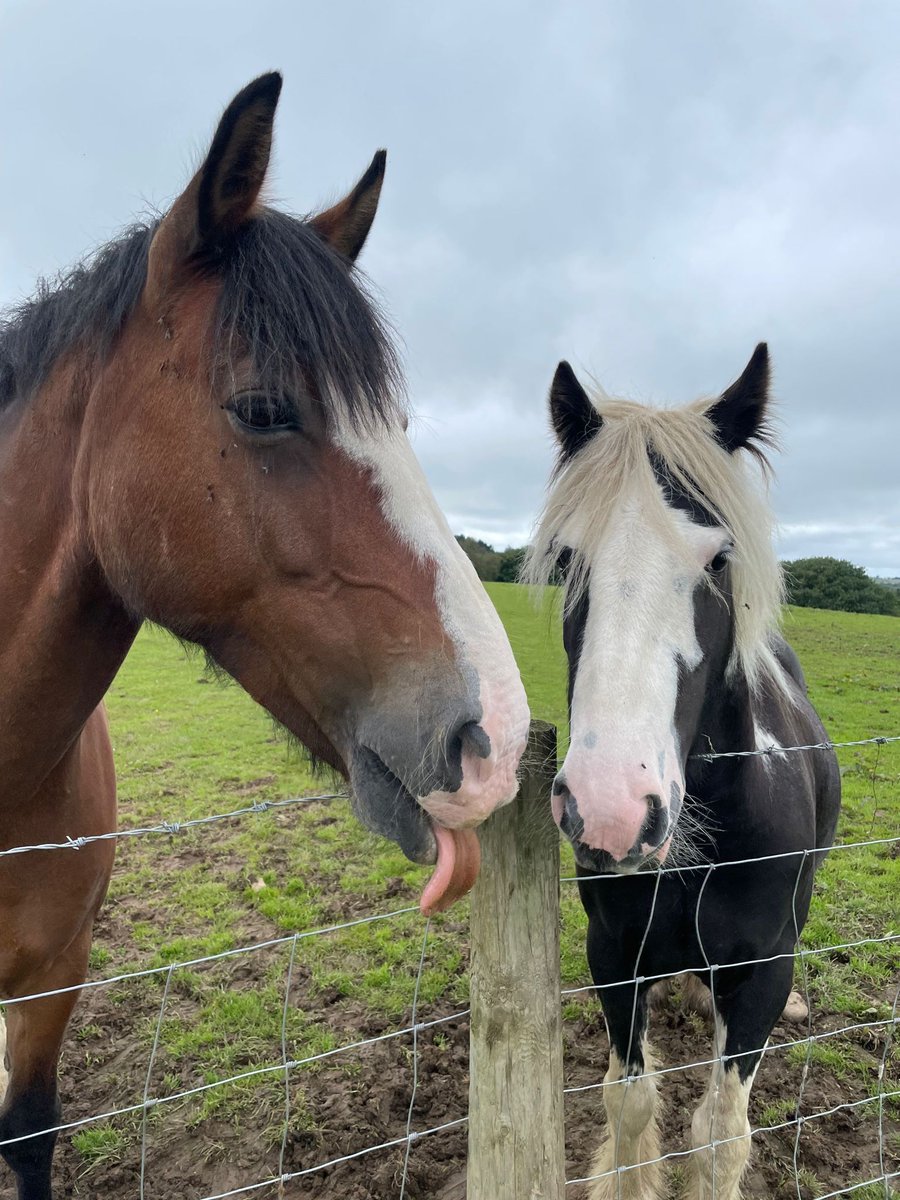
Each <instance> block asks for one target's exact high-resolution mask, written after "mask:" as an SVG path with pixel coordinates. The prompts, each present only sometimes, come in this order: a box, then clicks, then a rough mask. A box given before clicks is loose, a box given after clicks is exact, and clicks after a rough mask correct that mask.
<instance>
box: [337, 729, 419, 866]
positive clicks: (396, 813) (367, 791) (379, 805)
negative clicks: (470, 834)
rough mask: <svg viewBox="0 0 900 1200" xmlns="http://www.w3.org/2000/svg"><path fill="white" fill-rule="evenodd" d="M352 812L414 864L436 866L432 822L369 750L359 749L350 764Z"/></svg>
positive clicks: (400, 783)
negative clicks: (389, 841)
mask: <svg viewBox="0 0 900 1200" xmlns="http://www.w3.org/2000/svg"><path fill="white" fill-rule="evenodd" d="M350 785H351V789H352V804H353V811H354V812H355V814H356V816H357V818H358V819H359V820H360V821H361V823H362V824H363V825H364V826H365V827H366V829H368V830H370V831H371V832H372V833H378V834H380V835H381V836H382V837H386V838H389V839H390V840H391V841H392V842H396V843H397V845H398V846H399V847H400V849H401V850H402V851H403V853H404V854H405V855H406V857H407V858H408V859H409V860H410V861H411V862H414V863H421V864H422V865H424V866H430V865H432V864H434V863H435V862H437V857H438V846H437V839H436V837H435V834H434V830H433V828H432V824H431V818H430V817H429V816H428V814H427V813H426V812H425V810H424V809H423V808H422V807H421V805H420V804H419V802H418V800H416V798H415V796H414V795H413V794H412V793H411V792H410V791H409V789H408V788H407V787H406V786H405V784H404V783H403V781H402V780H401V779H399V778H398V777H397V776H396V775H395V774H394V773H393V771H391V769H390V768H389V767H387V766H386V765H385V763H384V762H383V761H382V759H381V758H379V756H378V755H377V754H376V753H375V751H374V750H370V749H369V747H368V746H358V747H357V748H356V750H355V751H354V753H353V757H352V761H351V764H350Z"/></svg>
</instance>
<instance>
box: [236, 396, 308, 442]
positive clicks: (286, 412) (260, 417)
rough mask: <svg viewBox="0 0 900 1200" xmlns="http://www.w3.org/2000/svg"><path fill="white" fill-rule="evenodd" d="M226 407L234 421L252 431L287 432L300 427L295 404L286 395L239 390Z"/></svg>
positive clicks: (257, 432)
mask: <svg viewBox="0 0 900 1200" xmlns="http://www.w3.org/2000/svg"><path fill="white" fill-rule="evenodd" d="M226 407H227V409H228V412H229V414H230V415H231V417H232V418H233V419H234V421H235V422H236V423H237V424H238V425H239V426H240V427H241V428H242V429H245V430H247V431H248V432H250V433H255V434H269V433H285V432H287V431H289V430H293V429H299V428H300V424H299V422H298V420H297V413H296V411H295V409H294V406H293V405H292V404H291V403H290V401H289V400H288V399H287V397H285V396H270V395H268V394H267V393H266V392H238V393H237V395H236V396H233V397H232V399H231V402H230V403H229V404H228V405H227V406H226Z"/></svg>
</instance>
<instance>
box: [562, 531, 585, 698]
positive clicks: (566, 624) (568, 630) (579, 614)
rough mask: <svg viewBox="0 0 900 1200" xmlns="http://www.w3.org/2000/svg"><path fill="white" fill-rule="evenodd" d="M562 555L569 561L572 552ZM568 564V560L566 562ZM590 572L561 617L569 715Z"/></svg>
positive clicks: (582, 639)
mask: <svg viewBox="0 0 900 1200" xmlns="http://www.w3.org/2000/svg"><path fill="white" fill-rule="evenodd" d="M564 553H565V554H566V555H568V559H571V556H572V551H571V550H568V549H567V550H565V551H564ZM567 562H568V560H567ZM590 578H591V576H590V571H585V573H584V577H583V579H582V580H581V588H580V590H579V592H578V595H577V596H576V597H575V599H574V600H573V601H572V602H571V603H569V602H568V601H567V603H566V612H565V616H564V617H563V645H564V646H565V649H566V656H567V657H568V660H569V713H570V715H571V712H572V693H573V691H574V690H575V676H576V675H577V673H578V661H579V659H580V658H581V649H582V646H583V644H584V631H585V629H586V627H587V619H588V610H589V607H590V601H589V600H588V590H589V586H590Z"/></svg>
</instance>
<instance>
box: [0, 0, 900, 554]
mask: <svg viewBox="0 0 900 1200" xmlns="http://www.w3.org/2000/svg"><path fill="white" fill-rule="evenodd" d="M898 60H900V4H898V3H897V2H896V0H870V2H867V0H858V2H855V3H849V2H848V0H833V2H829V0H790V2H789V3H785V2H784V0H772V2H765V0H753V2H748V0H739V2H738V0H707V2H702V3H696V2H691V0H685V2H684V3H679V4H673V3H671V0H654V2H647V3H641V2H639V0H585V2H583V3H577V4H576V3H571V4H566V3H562V4H560V3H555V4H554V3H550V0H541V2H540V3H528V2H527V0H516V2H515V3H512V2H510V3H502V2H491V0H478V2H477V3H470V2H469V0H453V2H452V3H441V4H438V3H422V2H413V0H409V2H408V3H398V2H392V0H377V2H375V0H356V2H353V3H341V2H340V0H331V2H330V3H323V2H322V0H318V2H317V3H315V4H307V3H303V2H302V0H282V2H275V0H270V2H266V0H254V2H253V3H246V0H245V2H243V3H240V4H238V3H233V2H232V0H213V2H208V3H207V2H197V0H194V2H189V0H179V2H178V3H172V2H171V0H155V2H154V3H153V4H145V3H123V2H122V0H116V2H115V3H99V2H93V3H92V2H87V0H78V3H71V2H70V0H64V2H63V0H55V2H53V3H40V2H38V0H0V112H2V114H3V116H2V128H3V132H2V139H0V168H2V183H0V301H2V302H3V303H6V302H9V301H13V300H16V299H19V298H20V297H22V296H23V295H26V294H28V293H30V291H31V290H32V285H33V282H34V279H35V277H36V276H37V275H39V274H48V273H53V272H55V271H56V270H58V269H60V268H62V267H65V266H67V265H70V264H71V263H72V262H73V261H74V260H76V259H77V258H79V257H81V256H82V255H83V254H84V253H85V251H87V250H88V249H90V248H91V247H94V246H96V245H98V244H100V243H102V242H103V241H105V240H107V239H108V238H110V237H112V236H113V235H114V234H115V233H116V232H117V231H118V230H119V229H120V228H121V227H122V226H123V225H125V224H127V223H128V221H129V220H130V219H131V218H132V217H133V216H134V215H136V214H138V213H139V212H140V211H141V210H142V209H145V208H146V206H147V205H148V204H150V205H155V206H164V205H166V204H167V203H168V202H169V201H170V200H171V199H172V198H173V197H174V195H175V194H177V192H178V191H179V190H180V188H181V187H182V186H183V184H184V183H185V182H186V179H187V177H188V175H189V173H190V171H191V169H192V167H193V166H194V165H195V164H196V162H197V159H198V156H199V155H200V154H201V153H202V152H203V150H204V149H205V146H206V142H207V140H208V138H209V136H210V134H211V132H212V130H213V129H214V127H215V121H216V118H217V116H218V114H219V112H220V111H221V109H222V107H223V106H224V105H225V104H226V103H227V101H228V100H229V99H230V98H231V96H232V94H233V93H234V92H235V91H236V90H237V89H238V88H240V87H241V86H242V85H243V84H244V83H246V82H247V81H248V80H249V79H251V78H253V77H254V76H255V75H257V74H259V73H260V72H261V71H263V70H267V69H270V68H273V67H277V68H279V69H281V70H282V71H283V72H284V76H285V88H284V92H283V93H282V101H281V105H280V108H279V115H278V124H277V134H276V146H275V157H274V164H273V171H272V176H271V179H272V187H271V189H270V191H271V194H272V196H273V197H274V198H276V199H277V200H278V201H279V202H280V203H283V205H284V206H285V207H288V208H291V209H293V210H295V211H298V212H304V211H308V210H311V209H313V208H315V207H317V206H319V205H321V204H323V203H324V202H327V201H329V200H332V199H334V198H335V197H336V196H337V195H339V194H340V193H341V192H342V190H343V189H345V188H346V187H347V186H349V185H350V184H352V183H353V182H354V181H355V178H356V177H357V176H358V175H359V174H360V173H361V172H362V170H363V169H364V168H365V167H366V165H367V164H368V162H369V159H370V158H371V155H372V153H373V151H374V150H375V149H376V148H378V147H379V146H386V147H387V149H388V176H387V182H386V185H385V190H384V193H383V198H382V204H381V209H380V211H379V215H378V220H377V223H376V226H375V229H374V230H373V233H372V237H371V239H370V241H369V244H368V245H367V247H366V250H365V253H364V258H363V262H362V265H363V266H364V267H365V269H366V271H367V272H368V274H369V275H370V276H371V278H372V279H373V280H374V282H375V284H376V286H377V289H378V291H379V292H380V294H381V295H382V296H383V298H384V299H385V302H386V305H387V308H388V310H389V312H390V314H391V316H392V318H393V320H394V322H395V324H396V326H397V327H398V329H399V330H400V332H401V334H402V337H403V341H404V345H405V358H406V364H407V369H408V375H409V380H410V390H411V395H412V399H413V403H414V405H415V408H416V410H417V412H418V414H419V418H420V419H419V420H418V422H417V423H416V427H415V433H414V437H415V444H416V448H417V451H418V453H419V456H420V458H421V460H422V462H423V464H424V466H425V469H426V471H427V474H428V476H429V478H430V480H431V483H432V486H433V488H434V490H435V493H436V495H437V497H438V500H439V501H440V503H441V504H442V506H443V508H444V509H445V511H446V512H447V514H448V516H449V518H450V522H451V525H452V526H453V528H454V530H455V531H456V532H458V533H469V534H473V535H475V536H478V537H483V538H485V539H486V540H488V541H489V542H492V543H493V544H495V545H497V546H500V547H503V546H506V545H507V544H517V543H521V542H523V541H524V540H525V539H526V538H527V536H528V531H529V529H530V526H531V523H532V521H533V519H534V517H535V515H536V513H537V510H538V508H539V505H540V502H541V496H542V492H543V487H544V483H545V480H546V477H547V472H548V468H549V464H550V460H551V444H550V439H549V436H548V432H547V420H546V408H545V405H546V392H547V388H548V386H549V382H550V379H551V377H552V375H553V371H554V368H555V366H556V363H557V361H558V360H559V359H560V358H563V357H565V358H568V359H570V360H571V361H572V363H573V364H574V365H575V366H576V369H580V370H582V371H583V372H585V373H587V372H591V373H592V374H593V375H594V376H595V377H596V378H597V379H598V380H600V381H601V382H602V384H603V385H604V387H605V388H606V390H607V391H609V392H612V393H615V394H619V395H624V396H629V397H631V398H633V399H639V400H647V401H653V402H659V403H680V402H683V401H686V400H689V399H692V398H693V397H695V396H697V395H704V394H710V393H713V392H717V391H719V390H720V389H721V388H722V387H724V386H725V385H726V384H728V383H729V382H730V381H731V380H732V379H733V378H734V377H735V376H736V375H737V374H738V373H739V372H740V370H741V369H742V367H743V366H744V363H745V362H746V360H747V358H748V357H749V356H750V353H751V351H752V350H753V347H754V345H755V344H756V342H757V341H759V340H762V339H765V340H767V341H768V342H769V347H770V351H771V353H772V356H773V360H774V366H775V384H776V394H777V396H778V399H779V401H780V414H781V421H782V430H783V443H784V452H783V454H781V455H780V456H779V457H778V459H777V461H776V469H777V474H778V484H777V488H776V491H775V504H776V510H777V514H778V518H779V521H780V523H781V540H780V551H781V553H782V555H783V556H784V557H790V558H793V557H799V556H805V555H811V554H834V555H837V556H839V557H842V558H848V559H850V560H852V561H853V562H856V563H859V564H860V565H862V566H865V567H866V568H867V569H869V570H871V571H873V572H876V573H880V574H887V575H900V471H898V459H900V403H898V396H897V392H898V381H900V370H898V360H900V349H898V345H897V342H898V331H900V278H898V264H900V255H898V249H900V199H898V197H900V71H898V67H900V61H898Z"/></svg>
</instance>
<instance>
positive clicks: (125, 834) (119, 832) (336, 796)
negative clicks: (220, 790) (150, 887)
mask: <svg viewBox="0 0 900 1200" xmlns="http://www.w3.org/2000/svg"><path fill="white" fill-rule="evenodd" d="M347 799H349V797H348V794H347V793H346V792H327V793H325V794H323V795H321V796H288V797H286V798H284V799H282V800H257V801H256V802H255V803H254V804H248V805H246V806H245V807H243V808H234V809H232V810H231V811H230V812H223V813H213V814H211V815H210V816H207V817H188V818H185V820H183V821H160V822H158V824H156V825H141V826H137V827H136V828H133V829H115V830H112V831H110V832H107V833H87V834H82V835H79V836H77V837H67V838H66V840H65V841H64V842H36V843H35V844H34V845H30V846H11V847H10V848H9V849H8V850H0V858H9V857H10V855H12V854H28V853H31V852H32V851H34V850H83V849H84V847H85V846H90V845H93V843H94V842H117V841H119V840H120V839H123V840H124V839H126V838H136V837H149V836H153V835H157V836H158V835H160V834H174V833H185V832H186V831H187V830H188V829H198V828H200V827H202V826H205V825H215V824H216V823H217V822H219V821H231V820H234V819H236V818H240V817H246V816H249V815H250V814H252V813H265V812H269V811H270V810H272V809H278V808H290V807H292V806H294V805H298V804H318V803H320V802H322V801H325V800H347Z"/></svg>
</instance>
